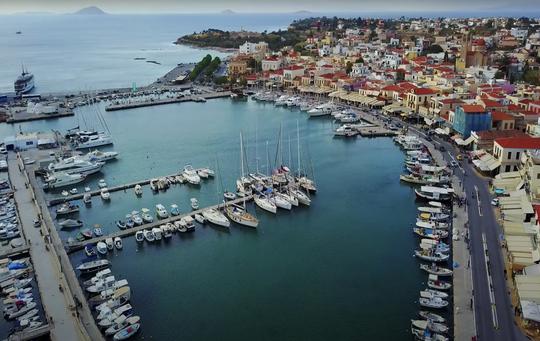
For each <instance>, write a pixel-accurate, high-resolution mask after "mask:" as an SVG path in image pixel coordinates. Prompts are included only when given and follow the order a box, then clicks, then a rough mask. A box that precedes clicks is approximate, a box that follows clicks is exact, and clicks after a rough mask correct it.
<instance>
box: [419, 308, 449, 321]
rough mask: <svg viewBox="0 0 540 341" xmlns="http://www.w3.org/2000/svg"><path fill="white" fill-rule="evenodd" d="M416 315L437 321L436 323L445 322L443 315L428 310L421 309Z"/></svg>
mask: <svg viewBox="0 0 540 341" xmlns="http://www.w3.org/2000/svg"><path fill="white" fill-rule="evenodd" d="M418 315H420V317H422V318H424V319H426V320H431V321H433V322H437V323H445V322H446V319H445V318H444V317H442V316H441V315H438V314H435V313H432V312H430V311H424V310H421V311H419V312H418Z"/></svg>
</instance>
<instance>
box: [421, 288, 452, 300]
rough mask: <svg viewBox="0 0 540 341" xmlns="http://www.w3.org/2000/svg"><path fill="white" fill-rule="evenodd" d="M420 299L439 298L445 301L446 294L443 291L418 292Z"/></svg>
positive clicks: (428, 290)
mask: <svg viewBox="0 0 540 341" xmlns="http://www.w3.org/2000/svg"><path fill="white" fill-rule="evenodd" d="M420 297H425V298H433V297H439V298H444V299H447V298H448V294H447V293H445V292H443V291H439V290H435V289H426V290H422V291H420Z"/></svg>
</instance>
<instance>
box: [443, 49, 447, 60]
mask: <svg viewBox="0 0 540 341" xmlns="http://www.w3.org/2000/svg"><path fill="white" fill-rule="evenodd" d="M443 60H444V62H448V51H444V59H443Z"/></svg>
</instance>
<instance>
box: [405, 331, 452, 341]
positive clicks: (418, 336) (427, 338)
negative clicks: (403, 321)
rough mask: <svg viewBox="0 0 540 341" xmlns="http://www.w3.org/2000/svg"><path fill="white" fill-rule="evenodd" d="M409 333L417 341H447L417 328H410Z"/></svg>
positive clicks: (445, 338)
mask: <svg viewBox="0 0 540 341" xmlns="http://www.w3.org/2000/svg"><path fill="white" fill-rule="evenodd" d="M411 332H412V334H413V336H414V338H415V340H418V341H448V338H447V337H445V336H443V335H441V334H436V333H433V332H431V331H429V330H422V329H417V328H411Z"/></svg>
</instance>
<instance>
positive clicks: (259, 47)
mask: <svg viewBox="0 0 540 341" xmlns="http://www.w3.org/2000/svg"><path fill="white" fill-rule="evenodd" d="M238 50H239V52H240V53H243V54H254V53H266V51H267V50H268V44H267V43H265V42H264V41H260V42H258V43H251V42H249V41H246V42H245V43H243V44H242V45H240V47H239V48H238Z"/></svg>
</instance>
